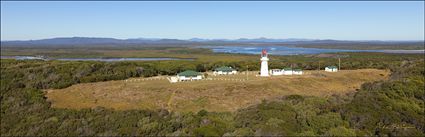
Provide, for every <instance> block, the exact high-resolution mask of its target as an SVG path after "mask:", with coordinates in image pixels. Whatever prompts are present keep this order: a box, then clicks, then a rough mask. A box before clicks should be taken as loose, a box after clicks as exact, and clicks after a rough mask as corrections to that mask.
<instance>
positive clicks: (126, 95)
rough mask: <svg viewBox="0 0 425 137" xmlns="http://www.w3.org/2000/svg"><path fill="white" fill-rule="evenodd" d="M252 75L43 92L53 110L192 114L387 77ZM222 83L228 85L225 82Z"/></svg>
mask: <svg viewBox="0 0 425 137" xmlns="http://www.w3.org/2000/svg"><path fill="white" fill-rule="evenodd" d="M256 73H257V72H249V73H248V80H246V78H247V75H246V74H245V72H242V73H240V74H238V75H233V76H212V75H211V74H209V76H208V77H209V78H212V79H213V80H211V79H210V80H202V81H192V82H179V83H173V84H172V83H169V81H168V80H167V79H165V77H161V76H159V77H155V78H131V79H127V80H117V81H106V82H97V83H84V84H76V85H73V86H70V87H68V88H64V89H51V90H47V94H46V96H47V98H48V100H49V101H50V102H52V107H55V108H71V109H81V108H93V107H97V106H101V107H106V108H113V109H116V110H128V109H168V110H169V111H180V112H188V111H193V112H197V111H199V110H201V109H205V110H208V111H216V112H223V111H235V110H237V109H241V108H245V107H248V106H250V105H255V104H257V103H260V102H261V101H262V100H271V99H276V98H279V97H282V96H285V95H293V94H298V95H306V96H319V97H328V96H331V95H333V94H339V95H342V94H346V93H348V92H355V91H356V89H358V88H360V85H361V84H362V83H365V82H371V81H378V80H384V79H387V78H388V75H389V71H388V70H377V69H359V70H341V71H339V72H336V73H330V72H324V71H320V72H319V71H304V73H305V74H304V75H300V76H299V75H292V76H273V77H268V78H264V77H256V76H255V74H256ZM226 79H227V80H226Z"/></svg>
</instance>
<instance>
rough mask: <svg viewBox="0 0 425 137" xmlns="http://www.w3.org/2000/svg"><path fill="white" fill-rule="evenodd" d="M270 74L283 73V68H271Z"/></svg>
mask: <svg viewBox="0 0 425 137" xmlns="http://www.w3.org/2000/svg"><path fill="white" fill-rule="evenodd" d="M270 74H271V75H273V76H277V75H283V69H271V70H270Z"/></svg>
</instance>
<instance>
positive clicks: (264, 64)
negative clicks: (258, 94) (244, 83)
mask: <svg viewBox="0 0 425 137" xmlns="http://www.w3.org/2000/svg"><path fill="white" fill-rule="evenodd" d="M260 60H261V70H260V76H262V77H268V76H269V66H268V61H269V58H268V57H267V51H266V50H265V49H263V51H262V52H261V59H260Z"/></svg>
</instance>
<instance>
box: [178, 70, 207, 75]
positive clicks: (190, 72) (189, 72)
mask: <svg viewBox="0 0 425 137" xmlns="http://www.w3.org/2000/svg"><path fill="white" fill-rule="evenodd" d="M177 75H178V76H186V77H196V76H198V75H201V73H199V72H196V71H193V70H186V71H183V72H180V73H179V74H177Z"/></svg>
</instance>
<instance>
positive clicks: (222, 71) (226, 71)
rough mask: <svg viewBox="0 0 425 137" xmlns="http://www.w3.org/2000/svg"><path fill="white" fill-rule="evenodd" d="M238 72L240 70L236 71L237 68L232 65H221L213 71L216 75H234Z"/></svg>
mask: <svg viewBox="0 0 425 137" xmlns="http://www.w3.org/2000/svg"><path fill="white" fill-rule="evenodd" d="M236 73H238V71H236V69H233V68H232V67H225V66H223V67H219V68H216V69H215V70H214V72H213V74H214V75H233V74H236Z"/></svg>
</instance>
